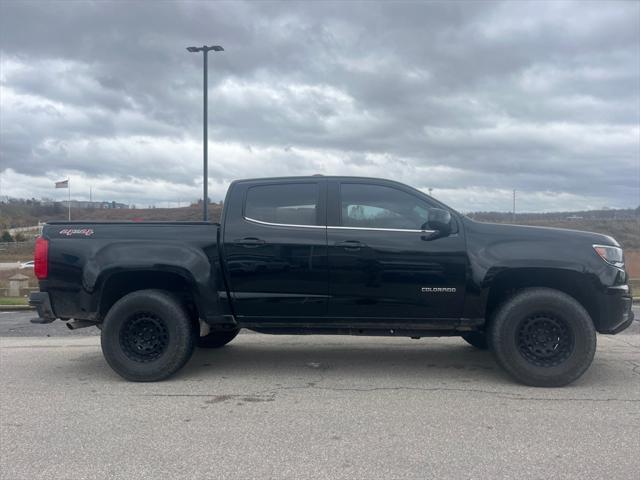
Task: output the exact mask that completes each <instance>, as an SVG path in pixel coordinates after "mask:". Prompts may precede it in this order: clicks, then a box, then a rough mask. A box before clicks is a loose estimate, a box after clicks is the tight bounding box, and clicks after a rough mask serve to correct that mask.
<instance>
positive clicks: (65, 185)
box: [56, 179, 69, 188]
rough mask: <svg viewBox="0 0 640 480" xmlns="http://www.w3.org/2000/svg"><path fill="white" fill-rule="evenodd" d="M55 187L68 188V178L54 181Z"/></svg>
mask: <svg viewBox="0 0 640 480" xmlns="http://www.w3.org/2000/svg"><path fill="white" fill-rule="evenodd" d="M56 188H69V179H67V180H62V181H61V182H56Z"/></svg>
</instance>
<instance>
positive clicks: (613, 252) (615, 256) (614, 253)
mask: <svg viewBox="0 0 640 480" xmlns="http://www.w3.org/2000/svg"><path fill="white" fill-rule="evenodd" d="M593 249H594V250H595V251H596V253H597V254H598V255H599V256H600V258H602V259H603V260H604V261H605V262H607V263H610V264H611V265H614V266H616V267H622V266H624V254H623V253H622V249H621V248H620V247H612V246H611V245H594V246H593Z"/></svg>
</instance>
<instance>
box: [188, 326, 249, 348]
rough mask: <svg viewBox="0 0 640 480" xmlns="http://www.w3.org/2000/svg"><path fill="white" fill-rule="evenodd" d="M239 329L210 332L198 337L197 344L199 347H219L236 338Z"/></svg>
mask: <svg viewBox="0 0 640 480" xmlns="http://www.w3.org/2000/svg"><path fill="white" fill-rule="evenodd" d="M238 332H240V330H231V331H228V332H211V333H209V334H208V335H205V336H203V337H200V338H198V346H199V347H200V348H220V347H224V346H225V345H226V344H227V343H229V342H230V341H231V340H233V339H234V338H236V335H238Z"/></svg>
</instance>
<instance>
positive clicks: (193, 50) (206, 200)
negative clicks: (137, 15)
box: [187, 45, 224, 222]
mask: <svg viewBox="0 0 640 480" xmlns="http://www.w3.org/2000/svg"><path fill="white" fill-rule="evenodd" d="M210 50H213V51H214V52H223V51H224V48H222V47H221V46H220V45H214V46H212V47H207V46H206V45H204V46H202V47H187V51H188V52H191V53H197V52H202V59H203V62H204V78H203V82H202V83H203V85H202V91H203V94H204V100H203V103H204V108H203V117H204V120H203V128H202V136H203V137H204V138H203V140H202V141H203V143H202V156H203V174H202V176H203V179H202V190H203V193H202V204H203V210H202V219H203V220H204V221H205V222H206V221H207V220H208V219H209V213H208V208H209V163H208V162H209V160H208V158H207V152H208V146H207V143H208V140H207V123H208V121H207V103H208V100H207V98H208V90H209V85H208V82H207V53H209V51H210Z"/></svg>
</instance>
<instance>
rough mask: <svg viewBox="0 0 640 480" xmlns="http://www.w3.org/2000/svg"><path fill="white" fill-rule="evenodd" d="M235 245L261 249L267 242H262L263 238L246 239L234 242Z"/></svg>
mask: <svg viewBox="0 0 640 480" xmlns="http://www.w3.org/2000/svg"><path fill="white" fill-rule="evenodd" d="M234 243H235V244H236V245H242V246H243V247H245V248H255V247H259V246H260V245H264V244H265V241H264V240H262V239H261V238H256V237H245V238H240V239H237V240H234Z"/></svg>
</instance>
